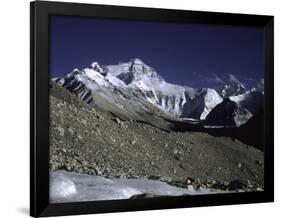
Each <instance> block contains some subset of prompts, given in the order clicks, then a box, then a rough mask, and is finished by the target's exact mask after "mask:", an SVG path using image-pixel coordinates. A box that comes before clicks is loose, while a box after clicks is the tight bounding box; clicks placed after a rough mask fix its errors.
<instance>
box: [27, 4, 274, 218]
mask: <svg viewBox="0 0 281 218" xmlns="http://www.w3.org/2000/svg"><path fill="white" fill-rule="evenodd" d="M30 12H31V15H30V18H31V19H30V20H31V34H30V36H31V38H30V45H31V49H30V51H31V58H30V60H31V83H30V84H31V107H30V109H31V122H30V123H31V131H30V132H31V137H30V139H31V155H30V156H31V164H30V166H31V179H30V196H31V197H30V199H31V202H30V207H31V210H30V211H31V216H36V217H37V216H57V215H71V214H88V213H105V212H117V211H137V210H154V209H167V208H182V207H194V206H196V207H198V206H213V205H228V204H243V203H259V202H272V201H273V199H274V198H273V195H274V187H273V185H274V184H273V181H274V179H273V162H274V160H273V157H274V155H273V143H274V140H273V70H274V67H273V64H274V58H273V17H272V16H264V15H246V14H229V13H215V12H196V11H184V10H170V9H155V8H154V9H152V8H138V7H120V6H105V5H91V4H77V3H58V2H45V1H35V2H32V3H31V7H30Z"/></svg>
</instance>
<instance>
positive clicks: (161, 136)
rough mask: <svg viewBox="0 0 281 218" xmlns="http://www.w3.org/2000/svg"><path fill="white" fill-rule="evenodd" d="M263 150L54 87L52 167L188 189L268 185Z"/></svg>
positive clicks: (51, 139) (51, 97)
mask: <svg viewBox="0 0 281 218" xmlns="http://www.w3.org/2000/svg"><path fill="white" fill-rule="evenodd" d="M263 157H264V154H263V152H262V151H260V150H257V149H256V148H254V147H251V146H248V145H246V144H243V143H242V142H240V141H238V140H234V139H232V138H229V137H214V136H212V135H210V134H208V133H204V132H190V131H188V132H169V131H164V130H161V129H159V128H156V127H154V126H151V125H149V124H145V123H140V122H136V121H133V120H126V121H122V120H121V119H120V118H118V117H116V116H115V115H113V114H111V113H107V112H103V111H99V110H97V109H94V108H91V107H89V106H88V105H86V104H85V103H84V102H82V101H80V100H79V99H78V98H77V97H75V96H74V95H72V94H70V93H69V92H67V91H66V90H65V89H64V88H61V87H58V86H56V85H54V84H52V88H51V89H50V168H51V169H52V170H57V169H65V170H67V171H75V172H78V173H87V174H91V175H101V176H105V177H118V178H119V177H121V178H149V179H155V180H161V181H165V182H167V183H170V184H173V185H176V186H179V187H185V188H188V189H201V188H217V189H223V190H237V189H243V190H245V191H255V190H261V189H263V181H264V174H263V173H264V169H263V164H264V160H263Z"/></svg>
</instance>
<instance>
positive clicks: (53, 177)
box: [50, 170, 221, 203]
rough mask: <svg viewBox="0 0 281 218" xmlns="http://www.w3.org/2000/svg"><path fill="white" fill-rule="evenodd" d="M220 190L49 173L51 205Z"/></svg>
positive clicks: (151, 181)
mask: <svg viewBox="0 0 281 218" xmlns="http://www.w3.org/2000/svg"><path fill="white" fill-rule="evenodd" d="M218 192H221V191H220V190H211V189H205V190H188V189H184V188H178V187H175V186H171V185H169V184H167V183H165V182H161V181H157V180H149V179H118V178H110V179H109V178H104V177H101V176H93V175H86V174H79V173H75V172H67V171H64V170H57V171H51V172H50V202H51V203H62V202H79V201H97V200H114V199H116V200H117V199H128V198H130V197H132V196H133V195H138V194H143V193H151V194H155V195H171V196H180V195H194V194H211V193H218Z"/></svg>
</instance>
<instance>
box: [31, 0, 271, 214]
mask: <svg viewBox="0 0 281 218" xmlns="http://www.w3.org/2000/svg"><path fill="white" fill-rule="evenodd" d="M50 15H64V16H95V17H101V18H113V19H114V18H118V19H135V20H147V21H150V20H151V21H167V22H192V23H205V24H227V25H242V26H258V27H263V28H264V30H265V31H264V32H265V42H264V44H265V55H264V61H265V69H264V70H265V128H264V131H265V142H266V143H265V144H266V146H265V150H264V154H265V166H264V173H265V176H264V178H265V181H264V191H261V192H245V193H227V194H213V195H196V196H181V197H163V198H157V199H155V198H151V199H135V200H109V201H93V202H76V203H60V204H50V203H49V73H48V69H49V33H48V25H49V24H48V16H50ZM273 30H274V17H273V16H261V15H246V14H230V13H216V12H198V11H185V10H170V9H151V8H140V7H123V6H122V7H121V6H106V5H93V4H79V3H62V2H46V1H35V2H31V3H30V72H31V73H30V99H31V101H30V114H31V115H30V119H31V120H30V215H31V216H34V217H38V216H59V215H74V214H90V213H107V212H120V211H139V210H155V209H169V208H184V207H195V206H196V207H199V206H214V205H229V204H245V203H260V202H273V200H274V173H273V172H274V164H273V163H274V135H273V134H274V131H273V130H274V129H273V128H274V123H273V122H274V111H273V110H274V109H273V99H274V98H273V94H274V93H273V90H274V88H273V85H274V83H273V74H274V52H273V49H274V48H273V45H274V34H273Z"/></svg>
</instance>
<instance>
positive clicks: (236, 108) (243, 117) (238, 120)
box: [204, 98, 252, 127]
mask: <svg viewBox="0 0 281 218" xmlns="http://www.w3.org/2000/svg"><path fill="white" fill-rule="evenodd" d="M251 116H252V114H251V113H250V112H249V111H248V110H247V109H246V108H244V107H242V106H240V105H239V104H238V103H236V102H234V101H231V100H230V99H229V98H226V99H224V100H223V102H221V103H220V104H218V105H216V107H215V108H214V109H213V110H212V111H211V112H210V113H209V114H208V115H207V117H206V119H205V121H204V124H205V125H208V126H215V127H216V126H217V127H221V126H228V127H230V126H241V125H242V124H244V123H246V122H247V121H248V120H249V119H250V118H251Z"/></svg>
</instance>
